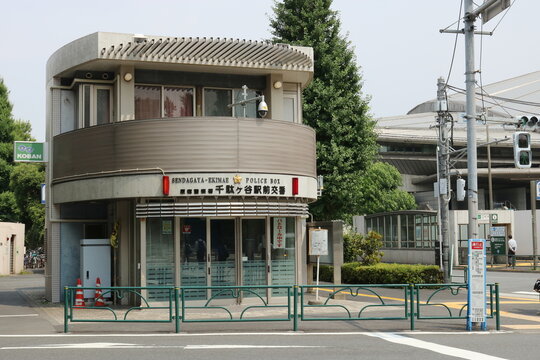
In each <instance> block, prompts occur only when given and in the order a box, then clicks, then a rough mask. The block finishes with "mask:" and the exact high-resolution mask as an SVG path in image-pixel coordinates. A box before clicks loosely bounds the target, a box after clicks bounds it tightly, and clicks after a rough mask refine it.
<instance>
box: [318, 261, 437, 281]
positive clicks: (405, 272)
mask: <svg viewBox="0 0 540 360" xmlns="http://www.w3.org/2000/svg"><path fill="white" fill-rule="evenodd" d="M332 274H333V267H332V266H329V265H321V270H320V273H319V278H320V280H321V281H326V282H332V280H333V279H332ZM341 279H342V283H343V284H440V283H442V282H443V273H442V271H441V269H439V267H438V266H435V265H408V264H385V263H379V264H377V265H371V266H364V265H360V263H357V262H353V263H346V264H343V266H342V267H341Z"/></svg>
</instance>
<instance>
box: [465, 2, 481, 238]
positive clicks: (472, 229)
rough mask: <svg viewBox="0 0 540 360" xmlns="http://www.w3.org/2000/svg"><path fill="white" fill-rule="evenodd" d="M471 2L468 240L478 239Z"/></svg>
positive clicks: (468, 6) (469, 15)
mask: <svg viewBox="0 0 540 360" xmlns="http://www.w3.org/2000/svg"><path fill="white" fill-rule="evenodd" d="M473 11H474V9H473V1H472V0H465V28H464V32H465V85H466V92H467V95H466V101H467V106H466V115H465V118H466V119H467V173H468V175H467V199H468V200H467V206H468V209H469V226H468V232H469V236H468V238H469V239H478V166H477V163H476V161H477V155H476V99H475V97H474V96H475V94H474V91H475V87H476V79H475V69H474V21H475V19H476V16H477V14H474V12H473Z"/></svg>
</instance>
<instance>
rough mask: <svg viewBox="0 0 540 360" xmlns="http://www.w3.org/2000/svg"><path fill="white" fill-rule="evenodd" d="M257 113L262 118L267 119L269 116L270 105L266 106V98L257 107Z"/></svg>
mask: <svg viewBox="0 0 540 360" xmlns="http://www.w3.org/2000/svg"><path fill="white" fill-rule="evenodd" d="M257 113H258V114H259V116H260V117H262V118H263V117H265V116H266V115H267V114H268V105H266V102H265V101H264V98H263V99H262V100H261V102H260V103H259V106H257Z"/></svg>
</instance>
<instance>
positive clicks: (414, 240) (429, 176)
mask: <svg viewBox="0 0 540 360" xmlns="http://www.w3.org/2000/svg"><path fill="white" fill-rule="evenodd" d="M435 83H436V81H435V79H434V86H433V89H434V95H435V92H436V86H435ZM453 90H454V91H449V94H448V109H449V112H450V115H451V117H452V119H453V121H452V125H451V127H450V128H449V133H450V136H451V147H452V148H453V149H454V150H460V149H465V148H466V146H467V129H466V122H465V120H464V113H465V95H464V90H462V89H457V88H453ZM436 103H437V102H436V100H428V101H425V102H422V103H420V104H418V105H417V106H414V107H413V108H412V109H411V110H410V111H409V112H408V113H407V114H406V115H400V116H392V117H385V118H381V119H378V121H377V133H378V142H379V144H380V152H379V154H380V159H381V160H382V161H385V162H388V163H390V164H392V165H394V166H395V167H396V168H397V169H398V171H399V172H400V173H401V174H402V177H403V182H404V186H403V188H404V189H405V190H406V191H408V192H410V193H411V194H413V195H414V196H415V198H416V201H417V203H418V205H419V211H416V212H397V213H388V214H376V215H370V216H367V217H356V218H355V220H354V226H355V228H357V229H358V230H359V231H360V232H362V231H367V230H369V229H374V230H378V231H379V232H381V234H383V237H384V242H385V248H384V251H385V258H383V261H398V262H410V263H416V262H422V263H435V262H436V261H437V256H436V254H437V252H438V244H439V242H438V239H439V235H438V230H437V223H438V220H437V209H438V198H437V197H435V195H434V182H436V181H437V162H436V149H437V139H438V137H439V135H438V131H437V128H436V127H435V125H436V117H437V113H436V111H435V109H436ZM476 105H477V114H478V116H479V117H480V120H479V121H477V124H476V142H477V146H478V149H477V159H476V160H477V164H478V208H479V219H478V223H479V234H480V236H482V237H483V238H487V237H488V236H489V235H490V231H493V232H494V233H495V234H496V236H495V235H493V236H495V237H497V238H504V239H502V240H501V239H499V240H501V241H502V242H504V241H505V239H506V238H507V237H508V235H513V236H514V238H516V239H518V244H519V246H518V255H522V256H525V255H532V253H533V245H532V225H531V211H530V210H531V190H530V189H531V186H530V183H531V181H535V180H539V179H540V124H533V123H532V122H530V123H529V124H527V125H524V126H517V124H518V119H519V118H520V117H521V116H524V115H525V116H529V117H531V116H534V115H536V116H538V114H539V113H540V110H539V106H540V71H537V72H533V73H530V74H525V75H522V76H518V77H515V78H511V79H507V80H503V81H499V82H496V83H493V84H489V85H486V86H484V87H483V89H477V91H476ZM482 119H488V121H484V120H482ZM490 119H493V121H491V120H490ZM516 131H526V132H528V133H529V134H530V136H531V143H532V160H533V161H532V167H531V168H530V169H518V168H516V167H515V166H514V153H513V140H512V137H513V134H514V133H515V132H516ZM494 140H501V141H500V142H498V143H492V144H491V145H490V146H487V145H486V144H487V143H490V142H493V141H494ZM458 154H459V153H456V155H453V156H451V166H450V174H451V188H452V189H454V190H455V189H456V180H457V179H458V178H462V179H465V180H467V175H468V174H467V158H466V156H463V155H466V154H465V153H462V156H459V155H458ZM532 195H533V196H534V195H535V194H534V193H533V194H532ZM533 201H536V200H533ZM536 202H537V201H536ZM490 203H492V204H491V205H490ZM537 205H538V204H537ZM450 210H451V212H450V246H451V247H452V248H453V259H454V262H455V263H458V262H461V263H464V262H466V258H465V257H464V250H465V249H466V246H467V245H466V244H467V239H468V234H467V223H468V218H467V216H466V213H467V211H466V210H467V201H462V202H460V201H457V199H456V197H455V195H453V196H452V198H451V201H450ZM536 218H537V221H536V224H537V232H538V233H540V227H539V220H540V218H539V217H538V213H537V214H536ZM402 237H403V242H402V241H401V238H402Z"/></svg>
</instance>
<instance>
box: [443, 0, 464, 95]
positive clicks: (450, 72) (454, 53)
mask: <svg viewBox="0 0 540 360" xmlns="http://www.w3.org/2000/svg"><path fill="white" fill-rule="evenodd" d="M462 9H463V0H461V1H460V5H459V14H458V19H457V21H456V22H455V23H454V24H456V23H457V29H456V30H459V21H460V20H461V11H462ZM452 25H453V24H452ZM452 25H450V26H452ZM450 26H448V27H447V28H446V29H448V28H449V27H450ZM446 29H445V30H446ZM458 35H459V34H458V33H456V37H455V39H454V50H452V60H451V61H450V68H449V69H448V76H447V77H446V84H448V81H450V74H452V68H453V67H454V58H455V57H456V49H457V41H458ZM447 101H448V99H447Z"/></svg>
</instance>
